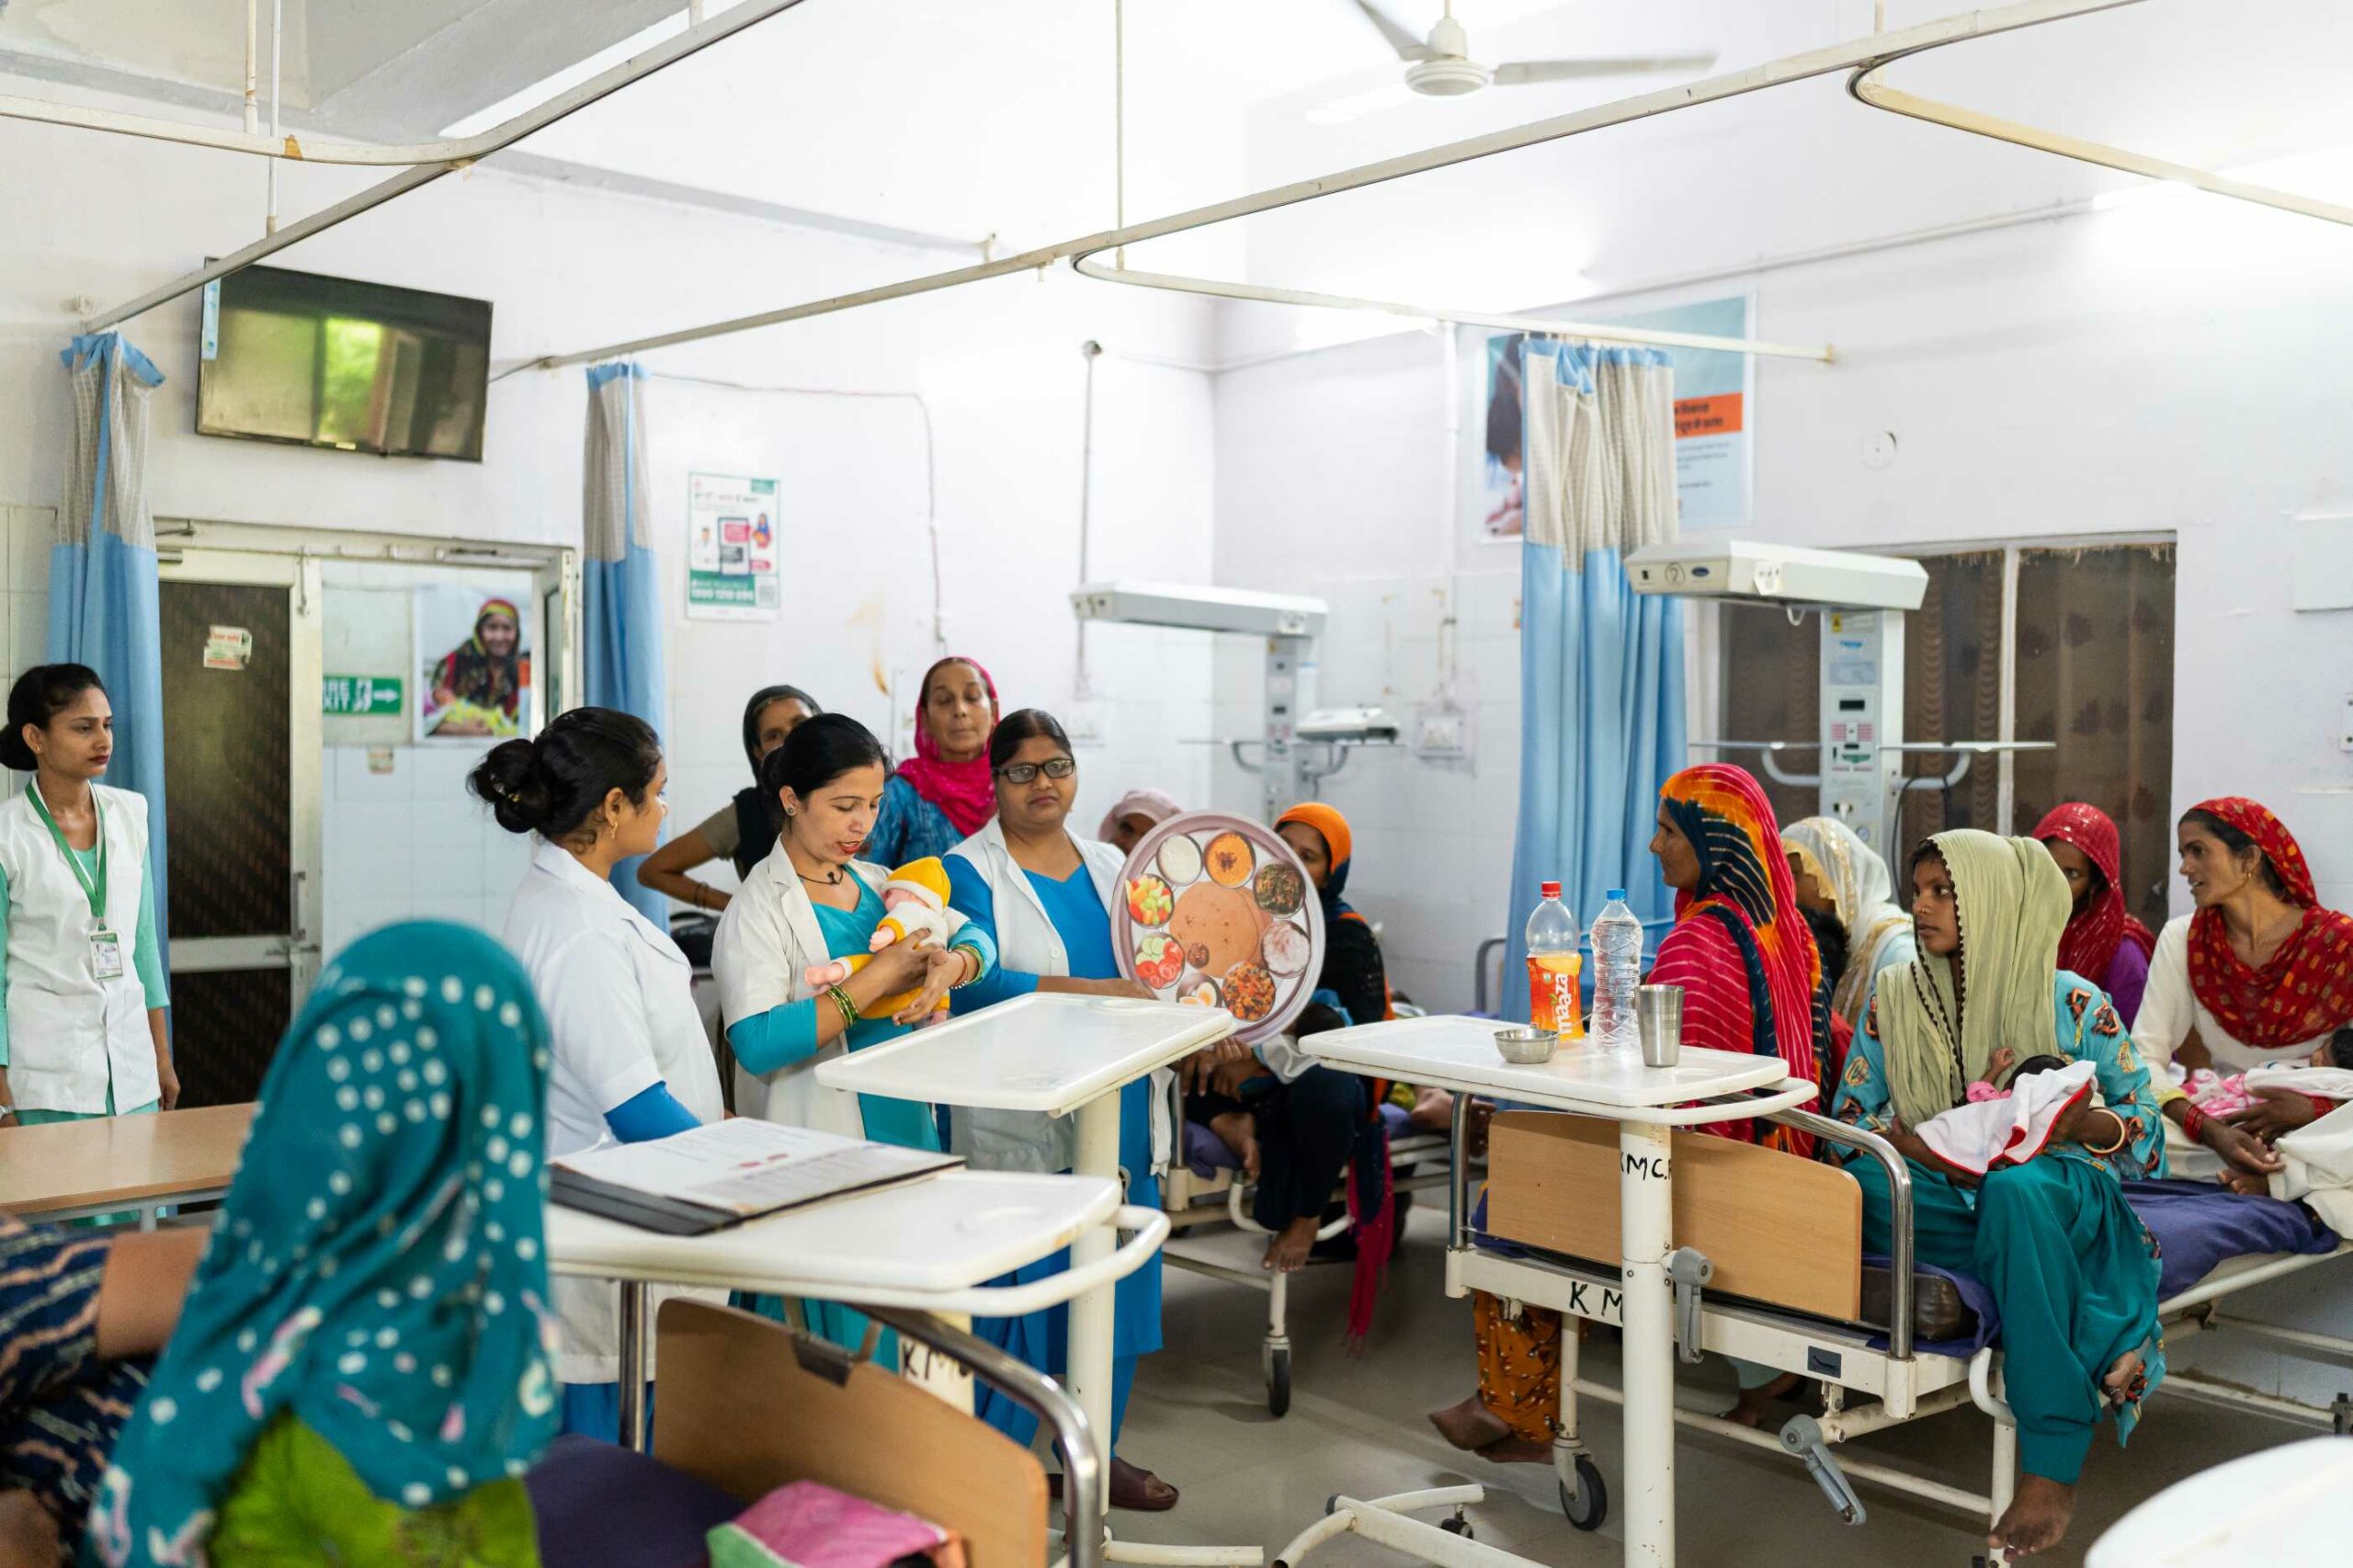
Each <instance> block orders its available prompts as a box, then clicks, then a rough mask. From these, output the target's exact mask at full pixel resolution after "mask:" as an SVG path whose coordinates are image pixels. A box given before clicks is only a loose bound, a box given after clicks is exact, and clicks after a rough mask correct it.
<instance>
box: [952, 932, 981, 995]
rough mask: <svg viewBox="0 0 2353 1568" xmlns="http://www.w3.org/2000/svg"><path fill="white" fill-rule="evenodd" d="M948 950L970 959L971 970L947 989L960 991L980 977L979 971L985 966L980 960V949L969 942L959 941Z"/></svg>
mask: <svg viewBox="0 0 2353 1568" xmlns="http://www.w3.org/2000/svg"><path fill="white" fill-rule="evenodd" d="M948 950H949V952H951V953H961V954H963V955H964V956H965V957H966V958H968V959H970V960H972V973H970V974H968V975H966V976H965V977H964V978H963V979H961V980H960V981H958V982H957V983H955V984H953V985H951V986H949V990H950V991H961V990H963V989H964V987H966V986H967V985H970V984H972V982H974V981H976V980H978V979H980V978H981V971H982V970H983V968H985V967H986V966H985V965H984V964H983V963H982V962H981V949H978V948H976V947H973V946H972V944H971V943H969V942H961V943H959V944H958V945H956V946H955V947H952V948H950V949H948Z"/></svg>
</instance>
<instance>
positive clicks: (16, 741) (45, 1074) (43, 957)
mask: <svg viewBox="0 0 2353 1568" xmlns="http://www.w3.org/2000/svg"><path fill="white" fill-rule="evenodd" d="M112 756H114V709H113V706H112V705H111V704H109V703H108V701H107V693H106V687H104V686H102V685H100V684H99V681H98V676H97V672H96V671H95V670H92V669H90V668H89V667H88V666H86V665H37V666H35V667H34V668H32V669H29V670H27V671H26V672H25V673H24V674H23V675H22V676H18V677H17V684H16V686H15V687H13V688H12V689H11V690H10V691H9V693H8V730H7V733H6V734H5V735H0V763H5V764H6V766H7V767H11V768H14V769H15V770H17V772H19V773H30V774H31V775H32V776H33V778H32V782H31V784H30V785H29V787H28V788H27V789H26V790H25V792H24V793H23V794H21V795H18V796H17V797H16V798H15V799H13V800H11V801H7V802H6V804H0V942H4V943H5V947H0V951H5V955H6V956H5V959H0V984H4V985H5V987H6V990H5V996H6V1004H5V1006H0V1126H6V1125H7V1124H8V1123H9V1121H11V1120H17V1121H25V1122H42V1121H74V1120H79V1119H84V1118H86V1117H97V1116H118V1115H129V1114H133V1113H136V1112H141V1111H153V1110H157V1109H162V1110H169V1109H171V1108H173V1107H174V1106H175V1105H176V1104H177V1103H178V1101H179V1097H180V1081H179V1075H178V1074H176V1073H175V1072H174V1071H173V1070H172V1048H171V1042H170V1040H169V1038H168V1037H167V1036H166V1034H165V1027H164V1009H165V1006H167V1005H168V1003H169V997H168V996H167V995H166V994H165V987H164V971H163V963H162V951H161V947H160V944H159V943H158V942H157V941H156V937H155V879H154V874H153V871H152V870H151V869H150V868H149V865H148V860H147V801H146V798H145V797H144V796H142V795H139V794H136V793H134V792H132V791H131V790H114V789H109V788H108V787H107V786H106V785H104V784H100V783H99V782H97V780H98V778H99V777H100V776H101V775H103V774H104V773H105V772H106V770H107V763H108V760H109V759H111V758H112Z"/></svg>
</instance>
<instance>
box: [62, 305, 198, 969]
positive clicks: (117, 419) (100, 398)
mask: <svg viewBox="0 0 2353 1568" xmlns="http://www.w3.org/2000/svg"><path fill="white" fill-rule="evenodd" d="M58 358H60V359H61V360H63V362H64V365H65V369H66V373H67V375H68V376H69V377H70V378H71V380H72V382H73V389H74V435H73V443H74V444H73V447H72V449H71V451H70V454H69V457H70V466H69V468H68V470H67V475H66V482H65V504H64V506H63V508H62V509H61V510H60V511H59V513H58V517H57V540H56V543H55V544H54V545H53V546H52V547H51V551H50V557H49V654H48V662H49V663H51V664H77V665H89V666H90V667H91V668H92V669H94V670H96V671H97V672H98V678H99V679H100V680H102V681H104V682H105V683H106V687H107V696H108V700H109V701H111V702H112V703H113V705H114V760H113V762H112V763H110V764H109V765H108V767H107V782H108V783H109V784H112V785H114V786H115V787H116V788H118V789H122V790H137V791H139V793H141V794H142V795H144V796H146V797H147V824H148V840H149V844H150V846H151V847H150V850H149V858H150V861H151V865H152V868H153V872H154V878H155V898H156V901H157V915H158V918H157V920H156V922H155V929H156V936H157V941H158V945H159V946H163V947H164V948H165V949H166V950H165V952H164V953H161V954H158V955H157V956H158V957H162V958H166V959H167V958H168V949H169V942H170V938H169V937H166V936H165V935H164V926H165V922H164V920H163V919H162V918H161V915H162V912H163V910H165V909H167V908H169V907H170V905H169V903H167V902H165V901H166V900H167V899H168V897H169V895H168V893H167V892H166V891H165V883H166V881H167V878H166V876H165V870H166V868H167V867H168V866H169V864H170V860H169V858H168V857H167V856H166V854H165V822H166V819H165V811H164V654H163V632H162V622H161V620H160V619H159V618H158V613H157V606H156V586H155V581H156V579H155V519H154V518H153V517H152V516H150V515H149V513H148V511H147V401H148V398H149V396H150V395H151V394H152V393H153V392H154V390H155V389H156V388H157V387H159V386H161V385H162V384H163V381H164V373H163V372H162V371H161V370H158V369H155V366H154V362H153V360H151V359H149V358H147V356H145V355H144V354H142V353H141V352H139V350H138V349H136V348H133V347H131V345H130V344H128V343H126V342H124V341H123V337H122V335H121V334H120V333H119V332H107V333H97V334H94V335H88V336H84V337H77V338H75V339H74V343H73V347H69V348H67V349H65V350H64V351H63V353H61V354H60V355H59V356H58Z"/></svg>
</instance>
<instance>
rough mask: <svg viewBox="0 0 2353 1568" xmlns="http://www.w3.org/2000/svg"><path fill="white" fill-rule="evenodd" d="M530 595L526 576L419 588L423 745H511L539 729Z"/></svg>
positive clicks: (418, 728)
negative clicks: (491, 741) (484, 741)
mask: <svg viewBox="0 0 2353 1568" xmlns="http://www.w3.org/2000/svg"><path fill="white" fill-rule="evenodd" d="M530 589H531V585H530V580H529V578H526V577H517V578H515V579H514V580H512V581H511V582H508V581H506V580H502V579H500V578H496V577H491V576H480V577H475V578H473V579H472V580H471V581H468V582H463V583H426V584H421V585H418V587H417V589H416V594H415V618H416V642H415V658H416V661H417V665H418V666H419V669H418V679H417V686H416V689H417V701H416V738H417V740H418V741H420V742H425V741H472V740H478V739H480V738H482V737H483V736H494V737H497V738H500V739H505V738H507V737H510V736H516V735H529V733H531V732H532V730H533V729H534V728H535V727H536V724H537V714H536V713H535V712H534V710H533V709H532V705H531V631H532V625H531V611H530V606H531V591H530Z"/></svg>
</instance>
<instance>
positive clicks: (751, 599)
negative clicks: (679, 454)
mask: <svg viewBox="0 0 2353 1568" xmlns="http://www.w3.org/2000/svg"><path fill="white" fill-rule="evenodd" d="M777 494H778V487H777V482H776V481H775V480H773V479H746V478H742V477H739V476H737V475H733V474H720V473H697V474H689V475H688V477H687V615H688V618H689V619H696V620H774V619H776V617H777V611H778V608H779V607H780V606H781V605H782V603H783V590H782V588H781V586H780V585H779V582H778V579H777V562H778V560H779V557H780V555H781V553H782V552H781V550H780V549H779V546H780V545H781V543H782V540H781V539H780V538H779V535H780V534H781V533H782V531H783V518H782V517H780V516H779V513H778V508H777Z"/></svg>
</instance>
